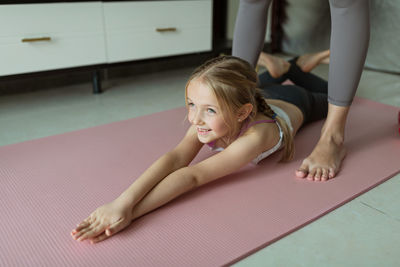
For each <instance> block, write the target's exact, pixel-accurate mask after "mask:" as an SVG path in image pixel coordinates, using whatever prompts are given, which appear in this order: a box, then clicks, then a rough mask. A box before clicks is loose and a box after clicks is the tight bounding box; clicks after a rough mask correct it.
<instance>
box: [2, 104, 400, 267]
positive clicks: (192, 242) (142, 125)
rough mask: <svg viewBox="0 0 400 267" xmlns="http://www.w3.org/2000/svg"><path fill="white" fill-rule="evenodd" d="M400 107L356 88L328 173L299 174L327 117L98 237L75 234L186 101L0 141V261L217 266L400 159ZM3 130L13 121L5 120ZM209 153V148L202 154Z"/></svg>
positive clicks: (307, 218) (145, 160) (133, 171)
mask: <svg viewBox="0 0 400 267" xmlns="http://www.w3.org/2000/svg"><path fill="white" fill-rule="evenodd" d="M397 112H398V108H395V107H391V106H386V105H383V104H378V103H375V102H372V101H368V100H361V99H356V100H355V102H354V104H353V106H352V109H351V112H350V115H349V120H348V126H347V132H346V146H347V148H348V150H349V151H350V153H349V155H348V156H347V158H346V160H345V163H344V165H343V169H342V171H341V172H340V175H339V176H338V177H337V178H336V179H334V180H331V181H329V182H309V181H306V180H302V179H296V178H295V177H294V170H295V169H296V168H297V167H298V166H299V165H300V162H301V161H302V159H303V158H304V157H305V156H306V155H308V154H309V153H310V151H311V150H312V148H313V147H314V145H315V143H316V141H317V140H318V137H319V132H320V129H321V125H322V122H318V123H314V124H311V125H309V126H307V127H306V128H304V129H303V130H302V131H301V132H299V134H298V136H297V137H296V147H297V153H296V156H295V159H294V160H293V162H291V163H286V164H280V163H277V161H278V159H279V155H273V156H272V157H270V158H268V159H266V160H264V161H263V162H262V163H261V164H259V165H258V166H252V165H249V166H247V167H245V168H244V169H242V170H241V171H239V172H237V173H235V174H232V175H229V176H227V177H224V178H222V179H220V180H218V181H216V182H213V183H211V184H209V185H206V186H204V187H202V188H199V189H197V190H195V191H193V192H191V193H189V194H186V195H183V196H181V197H180V198H178V199H177V200H175V201H173V202H171V203H169V204H167V205H166V206H164V207H162V208H160V209H158V210H156V211H155V212H153V213H151V214H149V215H147V216H144V217H142V218H141V219H139V220H137V221H136V222H134V223H133V224H132V225H131V226H130V227H129V228H128V229H127V230H125V231H124V232H122V233H120V234H117V235H116V236H114V237H112V238H110V239H108V240H106V241H104V242H101V243H99V244H96V245H90V244H89V243H88V242H82V243H79V242H76V241H74V240H73V239H72V238H71V237H70V235H69V233H70V231H71V230H72V229H73V228H74V227H75V225H76V224H77V223H78V222H80V221H81V220H82V219H84V218H86V217H87V216H88V215H89V214H90V213H91V212H92V211H93V210H94V209H95V208H97V207H98V206H100V205H102V204H104V203H107V202H109V201H111V200H113V199H114V198H116V197H117V196H118V195H119V194H120V193H121V192H122V191H123V190H124V189H125V188H127V187H128V186H129V185H130V184H131V183H132V182H133V181H134V180H135V178H136V177H138V176H139V175H140V174H141V173H142V172H143V171H144V170H145V168H147V167H148V166H149V164H151V163H152V162H153V161H154V160H155V159H157V158H158V157H159V156H161V155H162V154H163V153H164V152H166V151H167V150H169V149H171V148H172V147H174V145H175V144H176V143H177V142H178V141H179V140H180V138H181V137H182V136H183V134H184V132H185V129H186V128H187V124H184V123H183V120H184V117H185V109H184V108H178V109H174V110H170V111H165V112H162V113H156V114H152V115H149V116H144V117H139V118H134V119H130V120H127V121H122V122H116V123H111V124H107V125H103V126H99V127H94V128H90V129H85V130H80V131H76V132H71V133H66V134H62V135H57V136H51V137H47V138H42V139H38V140H33V141H28V142H24V143H20V144H15V145H9V146H4V147H0V184H1V186H0V198H1V201H0V220H1V227H0V266H219V265H226V264H231V263H233V262H235V261H238V260H239V259H241V258H243V257H245V256H247V255H249V254H250V253H253V252H255V251H256V250H258V249H260V248H263V247H265V246H267V245H268V244H270V243H272V242H274V241H276V240H277V239H279V238H281V237H283V236H284V235H287V234H288V233H290V232H292V231H295V230H296V229H298V228H299V227H302V226H303V225H305V224H307V223H309V222H311V221H313V220H315V219H317V218H319V217H320V216H322V215H324V214H326V213H327V212H329V211H331V210H333V209H335V208H336V207H338V206H340V205H342V204H343V203H345V202H347V201H349V200H351V199H353V198H355V197H356V196H358V195H359V194H361V193H363V192H365V191H367V190H369V189H370V188H372V187H374V186H376V185H377V184H379V183H381V182H383V181H385V180H387V179H389V178H390V177H392V176H393V175H395V174H396V173H398V172H399V170H400V136H399V134H398V129H397V128H398V126H397ZM3 130H4V129H3ZM211 153H212V152H210V151H209V150H208V149H206V148H204V149H203V150H202V151H201V153H200V155H199V156H198V157H197V158H196V159H195V161H196V162H197V161H199V160H201V159H203V158H205V157H207V156H209V155H210V154H211Z"/></svg>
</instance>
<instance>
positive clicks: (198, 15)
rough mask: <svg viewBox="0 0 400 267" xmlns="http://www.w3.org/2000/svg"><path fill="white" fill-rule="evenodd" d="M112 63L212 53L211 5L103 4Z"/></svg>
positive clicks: (108, 50)
mask: <svg viewBox="0 0 400 267" xmlns="http://www.w3.org/2000/svg"><path fill="white" fill-rule="evenodd" d="M104 19H105V29H106V43H107V59H108V62H109V63H112V62H119V61H127V60H134V59H144V58H151V57H160V56H169V55H177V54H185V53H193V52H200V51H209V50H211V48H212V47H211V46H212V31H211V28H212V1H211V0H209V1H150V2H116V3H115V2H114V3H110V2H107V3H104Z"/></svg>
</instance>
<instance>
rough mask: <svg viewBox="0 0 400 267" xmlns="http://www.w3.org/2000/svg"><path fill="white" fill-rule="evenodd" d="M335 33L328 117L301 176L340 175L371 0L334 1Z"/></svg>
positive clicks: (331, 2)
mask: <svg viewBox="0 0 400 267" xmlns="http://www.w3.org/2000/svg"><path fill="white" fill-rule="evenodd" d="M329 2H330V7H331V17H332V32H331V48H330V49H331V58H330V67H329V85H328V100H329V108H328V117H327V119H326V121H325V124H324V126H323V128H322V131H321V137H320V139H319V141H318V143H317V145H316V147H315V148H314V150H313V151H312V152H311V154H310V156H308V157H307V158H306V159H305V160H304V161H303V163H302V165H301V166H300V168H299V169H298V170H297V172H296V175H297V176H298V177H302V178H304V177H307V179H309V180H320V179H318V178H317V176H316V174H317V173H320V172H322V171H327V170H328V171H329V178H333V177H335V176H336V174H337V172H338V171H339V169H340V165H341V163H342V161H343V159H344V157H345V155H346V149H345V148H344V146H343V142H344V128H345V124H346V120H347V115H348V112H349V108H350V105H351V102H352V101H353V97H354V95H355V92H356V90H357V86H358V83H359V81H360V76H361V72H362V68H363V65H364V62H365V57H366V53H367V50H368V43H369V3H368V1H367V0H330V1H329Z"/></svg>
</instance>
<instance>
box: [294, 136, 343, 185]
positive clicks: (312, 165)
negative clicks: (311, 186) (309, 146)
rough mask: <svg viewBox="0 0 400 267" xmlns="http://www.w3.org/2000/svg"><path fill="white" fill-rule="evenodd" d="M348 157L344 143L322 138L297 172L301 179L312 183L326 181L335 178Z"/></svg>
mask: <svg viewBox="0 0 400 267" xmlns="http://www.w3.org/2000/svg"><path fill="white" fill-rule="evenodd" d="M345 156H346V148H345V147H344V146H343V143H342V142H336V141H335V140H333V139H328V138H326V139H324V138H321V139H320V141H319V142H318V144H317V145H316V146H315V148H314V150H313V151H312V152H311V154H310V156H308V157H307V158H306V159H305V160H303V163H302V164H301V166H300V168H299V169H298V170H297V171H296V176H297V177H299V178H307V180H310V181H326V180H329V179H332V178H334V177H335V176H336V175H337V173H338V172H339V169H340V165H341V164H342V161H343V159H344V157H345Z"/></svg>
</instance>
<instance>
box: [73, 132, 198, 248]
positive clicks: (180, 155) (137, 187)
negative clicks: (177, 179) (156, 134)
mask: <svg viewBox="0 0 400 267" xmlns="http://www.w3.org/2000/svg"><path fill="white" fill-rule="evenodd" d="M202 146H203V144H202V143H201V142H199V140H198V138H197V131H196V128H195V127H190V128H189V130H188V131H187V133H186V135H185V137H184V138H183V139H182V141H181V142H180V143H179V144H178V145H177V146H176V147H175V148H174V149H173V150H172V151H170V152H168V153H166V154H165V155H163V156H162V157H160V158H159V159H158V160H157V161H156V162H154V163H153V164H152V165H151V166H150V167H149V168H148V169H147V170H146V171H145V172H144V173H143V174H142V175H141V176H140V177H139V178H138V179H137V180H136V181H135V182H134V183H133V184H132V185H131V186H130V187H129V188H128V189H127V190H125V191H124V192H123V193H122V194H121V195H120V196H119V197H118V198H117V199H115V200H114V201H112V202H111V203H108V204H106V205H104V206H101V207H99V208H98V209H96V210H95V211H94V212H93V213H92V214H91V215H90V216H89V217H88V218H86V219H85V220H84V221H82V222H81V223H80V224H79V225H78V226H77V227H76V228H75V229H74V230H72V232H71V235H72V236H73V238H74V239H76V240H79V241H83V240H85V239H89V238H91V239H93V238H94V237H96V236H99V235H101V234H103V235H106V234H107V235H111V234H114V233H116V232H118V231H120V230H122V229H123V228H125V227H126V226H128V225H129V224H130V223H131V221H132V209H133V207H134V206H135V205H136V204H137V203H138V202H139V201H141V200H142V199H143V197H144V196H145V195H146V194H147V193H148V192H149V191H150V190H152V188H154V186H155V185H156V184H158V183H159V182H160V181H161V180H163V179H164V178H165V177H167V176H168V175H169V174H170V173H173V172H174V171H176V170H178V169H180V168H182V167H185V166H187V165H188V164H189V163H190V162H191V161H192V160H193V158H194V157H195V156H196V155H197V153H198V152H199V150H200V149H201V147H202Z"/></svg>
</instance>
